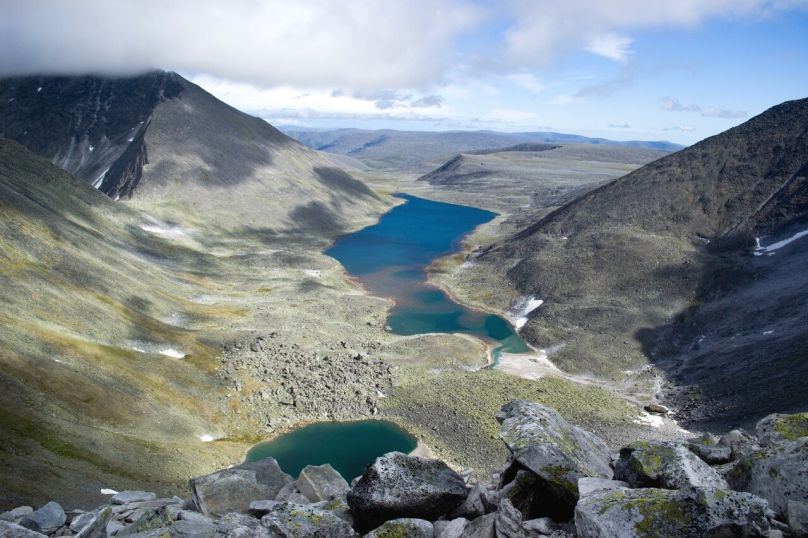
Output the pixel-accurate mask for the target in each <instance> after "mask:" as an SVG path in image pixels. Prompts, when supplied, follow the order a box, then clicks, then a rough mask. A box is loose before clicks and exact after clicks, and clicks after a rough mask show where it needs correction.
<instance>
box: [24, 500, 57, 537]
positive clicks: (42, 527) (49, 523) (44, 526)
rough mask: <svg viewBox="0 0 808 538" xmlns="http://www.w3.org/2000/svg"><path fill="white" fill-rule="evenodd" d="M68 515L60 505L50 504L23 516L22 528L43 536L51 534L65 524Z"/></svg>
mask: <svg viewBox="0 0 808 538" xmlns="http://www.w3.org/2000/svg"><path fill="white" fill-rule="evenodd" d="M65 521H67V515H65V511H64V510H63V509H62V507H61V506H59V504H58V503H55V502H53V501H51V502H49V503H48V504H46V505H45V506H43V507H42V508H40V509H38V510H34V511H33V512H31V513H30V514H27V515H25V516H23V518H22V519H21V520H20V526H21V527H25V528H26V529H31V530H32V531H35V532H41V533H42V534H51V533H52V532H54V531H56V530H57V529H58V528H59V527H61V526H62V525H64V524H65Z"/></svg>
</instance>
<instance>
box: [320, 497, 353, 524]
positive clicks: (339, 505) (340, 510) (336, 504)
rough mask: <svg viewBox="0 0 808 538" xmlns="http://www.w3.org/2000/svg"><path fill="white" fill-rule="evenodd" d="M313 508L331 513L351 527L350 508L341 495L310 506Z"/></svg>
mask: <svg viewBox="0 0 808 538" xmlns="http://www.w3.org/2000/svg"><path fill="white" fill-rule="evenodd" d="M312 506H313V507H315V508H318V509H320V510H325V511H326V512H331V513H332V514H334V515H335V516H337V517H339V518H341V519H344V520H345V521H347V522H348V523H350V524H351V526H353V515H352V514H351V507H350V506H348V499H347V498H346V497H345V496H344V495H343V496H340V497H337V498H335V499H331V500H330V501H320V502H318V503H314V504H312Z"/></svg>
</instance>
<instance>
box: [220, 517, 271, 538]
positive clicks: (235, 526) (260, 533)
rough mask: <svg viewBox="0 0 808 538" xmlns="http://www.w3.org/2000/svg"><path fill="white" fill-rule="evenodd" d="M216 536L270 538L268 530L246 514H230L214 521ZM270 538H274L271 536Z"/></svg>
mask: <svg viewBox="0 0 808 538" xmlns="http://www.w3.org/2000/svg"><path fill="white" fill-rule="evenodd" d="M214 524H215V525H216V531H217V534H218V536H227V537H228V538H270V536H271V535H270V533H269V529H267V528H266V527H265V526H264V525H262V524H261V521H260V520H258V519H255V518H254V517H251V516H248V515H246V514H240V513H237V512H232V513H230V514H226V515H225V516H223V517H221V518H219V519H217V520H214ZM272 538H275V537H274V536H272Z"/></svg>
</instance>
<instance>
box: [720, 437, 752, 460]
mask: <svg viewBox="0 0 808 538" xmlns="http://www.w3.org/2000/svg"><path fill="white" fill-rule="evenodd" d="M718 445H719V446H725V447H729V449H730V452H731V456H730V460H731V461H735V460H738V459H740V458H742V457H744V456H746V455H747V454H751V453H752V452H755V451H757V450H760V445H758V442H757V438H755V437H753V436H751V435H749V434H748V433H746V432H745V431H743V430H730V431H729V432H727V433H725V434H724V435H722V436H721V439H719V441H718Z"/></svg>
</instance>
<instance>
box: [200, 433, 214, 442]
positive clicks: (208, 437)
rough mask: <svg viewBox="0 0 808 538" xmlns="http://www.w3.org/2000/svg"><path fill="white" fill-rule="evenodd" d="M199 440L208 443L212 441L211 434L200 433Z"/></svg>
mask: <svg viewBox="0 0 808 538" xmlns="http://www.w3.org/2000/svg"><path fill="white" fill-rule="evenodd" d="M199 440H200V441H202V442H203V443H210V442H212V441H213V436H212V435H208V434H205V435H200V436H199Z"/></svg>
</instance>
